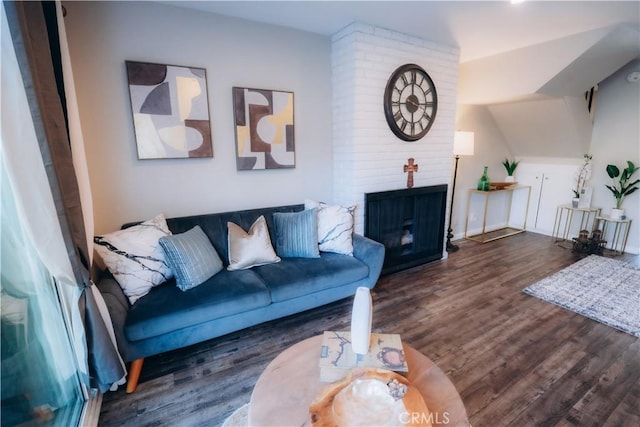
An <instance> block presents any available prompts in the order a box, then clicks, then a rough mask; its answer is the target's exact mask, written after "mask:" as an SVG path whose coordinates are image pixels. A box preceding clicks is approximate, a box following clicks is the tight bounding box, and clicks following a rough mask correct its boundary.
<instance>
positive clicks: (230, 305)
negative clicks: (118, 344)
mask: <svg viewBox="0 0 640 427" xmlns="http://www.w3.org/2000/svg"><path fill="white" fill-rule="evenodd" d="M270 303H271V298H270V296H269V290H268V289H267V288H266V287H265V285H264V283H263V282H262V280H261V279H260V278H259V277H258V275H257V274H255V273H254V272H253V271H251V270H240V271H227V270H222V271H221V272H219V273H218V274H216V275H215V276H213V277H211V278H210V279H209V280H207V281H206V282H204V283H202V284H201V285H200V286H197V287H195V288H193V289H189V290H188V291H186V292H183V291H181V290H180V289H178V287H177V286H176V285H175V282H174V281H173V280H170V281H169V282H167V283H165V284H162V285H160V286H158V287H156V288H154V289H152V290H151V292H149V293H148V294H147V295H145V296H144V297H142V298H140V299H139V300H138V302H137V303H136V304H135V305H133V306H132V307H131V309H130V310H129V314H128V315H127V321H126V324H125V334H126V336H127V338H128V339H129V340H130V341H136V340H142V339H145V338H150V337H154V336H157V335H161V334H164V333H167V332H172V331H176V330H178V329H181V328H185V327H188V326H193V325H198V324H200V323H203V322H207V321H210V320H214V319H217V318H220V317H225V316H230V315H232V314H237V313H242V312H245V311H248V310H252V309H254V308H258V307H263V306H266V305H269V304H270Z"/></svg>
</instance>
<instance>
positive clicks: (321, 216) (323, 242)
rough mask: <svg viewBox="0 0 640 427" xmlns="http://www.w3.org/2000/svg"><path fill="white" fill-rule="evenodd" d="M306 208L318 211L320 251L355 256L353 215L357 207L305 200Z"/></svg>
mask: <svg viewBox="0 0 640 427" xmlns="http://www.w3.org/2000/svg"><path fill="white" fill-rule="evenodd" d="M304 207H305V209H316V210H317V211H318V247H319V248H320V250H321V251H323V252H335V253H339V254H344V255H350V256H353V213H354V212H355V210H356V207H355V206H350V207H345V206H339V205H328V204H327V203H324V202H316V201H314V200H305V201H304Z"/></svg>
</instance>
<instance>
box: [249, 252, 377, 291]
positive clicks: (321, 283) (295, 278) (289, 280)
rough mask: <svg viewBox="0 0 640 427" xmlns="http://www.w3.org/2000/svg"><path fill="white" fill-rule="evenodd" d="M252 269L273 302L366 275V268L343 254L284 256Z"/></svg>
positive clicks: (360, 262) (345, 282)
mask: <svg viewBox="0 0 640 427" xmlns="http://www.w3.org/2000/svg"><path fill="white" fill-rule="evenodd" d="M254 271H255V272H256V273H257V274H258V275H259V276H260V278H261V279H262V280H263V281H264V283H265V284H266V285H267V287H268V288H269V290H270V291H271V299H272V300H273V302H274V303H275V302H279V301H285V300H288V299H291V298H296V297H299V296H302V295H307V294H311V293H313V292H317V291H320V290H324V289H329V288H334V287H339V286H342V285H345V284H348V283H352V282H355V281H357V280H360V279H363V278H365V277H367V276H368V275H369V267H367V265H366V264H365V263H363V262H362V261H360V260H359V259H357V258H355V257H350V256H346V255H340V254H334V253H323V254H321V256H320V258H284V259H283V260H282V261H281V262H280V263H278V264H269V265H263V266H261V267H257V268H255V269H254Z"/></svg>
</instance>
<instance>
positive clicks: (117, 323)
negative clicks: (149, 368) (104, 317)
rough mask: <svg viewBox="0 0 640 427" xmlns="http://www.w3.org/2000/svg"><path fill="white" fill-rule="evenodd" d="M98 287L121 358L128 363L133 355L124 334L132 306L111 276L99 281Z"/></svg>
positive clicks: (107, 275)
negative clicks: (109, 317)
mask: <svg viewBox="0 0 640 427" xmlns="http://www.w3.org/2000/svg"><path fill="white" fill-rule="evenodd" d="M97 287H98V290H99V291H100V293H101V294H102V298H103V299H104V302H105V304H106V305H107V309H108V310H109V315H110V316H111V323H112V325H113V331H114V333H115V335H116V341H117V342H118V350H119V352H120V356H121V357H122V359H124V361H125V362H128V361H130V359H129V358H128V357H127V354H131V351H130V344H129V341H128V340H127V338H126V336H125V334H124V325H125V322H126V321H127V314H128V313H129V308H130V307H131V305H130V304H129V301H128V300H127V297H126V296H125V294H124V292H122V288H120V285H119V284H118V282H117V281H116V280H115V279H114V278H113V276H111V275H110V274H105V275H103V276H102V277H101V278H100V280H99V281H98V284H97Z"/></svg>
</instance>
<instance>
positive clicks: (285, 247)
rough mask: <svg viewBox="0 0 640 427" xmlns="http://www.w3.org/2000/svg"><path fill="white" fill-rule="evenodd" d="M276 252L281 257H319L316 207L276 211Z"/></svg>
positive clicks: (274, 221)
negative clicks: (302, 209) (297, 210)
mask: <svg viewBox="0 0 640 427" xmlns="http://www.w3.org/2000/svg"><path fill="white" fill-rule="evenodd" d="M273 223H274V225H275V235H276V238H275V240H276V252H277V253H278V255H280V256H281V257H298V258H319V257H320V251H319V250H318V215H317V213H316V210H315V209H309V210H305V211H302V212H275V213H274V214H273Z"/></svg>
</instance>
